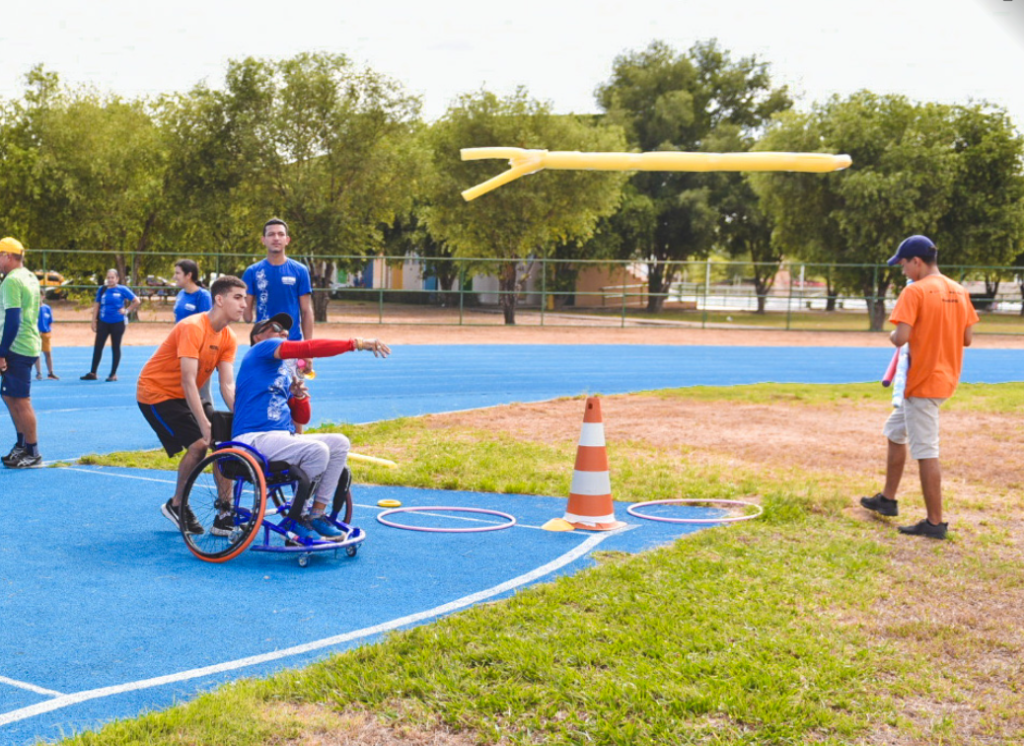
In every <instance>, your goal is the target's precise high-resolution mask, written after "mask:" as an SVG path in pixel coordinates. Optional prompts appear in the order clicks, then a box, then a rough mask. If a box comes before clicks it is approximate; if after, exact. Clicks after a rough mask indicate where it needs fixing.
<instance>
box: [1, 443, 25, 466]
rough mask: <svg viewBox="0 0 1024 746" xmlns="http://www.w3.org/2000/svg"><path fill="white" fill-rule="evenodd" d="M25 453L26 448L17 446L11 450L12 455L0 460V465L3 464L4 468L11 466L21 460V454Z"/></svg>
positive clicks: (9, 454)
mask: <svg viewBox="0 0 1024 746" xmlns="http://www.w3.org/2000/svg"><path fill="white" fill-rule="evenodd" d="M24 452H25V448H24V446H19V445H15V446H14V448H12V449H11V452H10V453H8V454H7V455H6V456H4V457H2V458H0V463H3V465H4V466H10V465H11V464H12V463H13V462H15V461H17V460H18V459H19V458H21V454H23V453H24Z"/></svg>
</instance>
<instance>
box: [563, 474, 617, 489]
mask: <svg viewBox="0 0 1024 746" xmlns="http://www.w3.org/2000/svg"><path fill="white" fill-rule="evenodd" d="M569 492H570V493H571V494H573V495H611V494H612V482H611V478H610V477H609V476H608V472H606V471H577V470H576V469H573V472H572V484H570V485H569Z"/></svg>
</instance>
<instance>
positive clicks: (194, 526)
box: [160, 500, 206, 536]
mask: <svg viewBox="0 0 1024 746" xmlns="http://www.w3.org/2000/svg"><path fill="white" fill-rule="evenodd" d="M160 512H161V513H163V514H164V518H166V519H167V520H169V521H170V522H171V523H173V524H174V525H175V526H177V527H178V530H179V531H180V530H181V519H180V517H179V509H178V508H176V507H174V505H172V504H171V501H170V500H168V501H167V502H165V503H164V504H163V505H162V506H161V508H160ZM185 530H186V531H187V532H188V533H190V534H194V535H196V536H198V535H199V534H205V533H206V531H204V530H203V525H202V524H201V523H200V522H199V519H198V518H196V514H195V513H193V512H192V508H190V507H188V506H187V505H186V506H185Z"/></svg>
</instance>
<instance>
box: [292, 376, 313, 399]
mask: <svg viewBox="0 0 1024 746" xmlns="http://www.w3.org/2000/svg"><path fill="white" fill-rule="evenodd" d="M290 391H291V394H292V396H294V397H295V398H296V399H305V398H306V397H307V396H309V389H307V388H306V382H305V381H304V380H302V379H301V378H296V379H295V380H294V381H292V386H291V389H290Z"/></svg>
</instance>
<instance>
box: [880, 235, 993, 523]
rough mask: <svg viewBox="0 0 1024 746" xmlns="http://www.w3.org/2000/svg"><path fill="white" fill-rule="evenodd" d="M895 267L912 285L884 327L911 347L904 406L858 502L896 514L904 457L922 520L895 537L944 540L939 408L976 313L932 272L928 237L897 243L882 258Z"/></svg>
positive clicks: (954, 379) (956, 288) (933, 254)
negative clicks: (881, 479) (872, 489)
mask: <svg viewBox="0 0 1024 746" xmlns="http://www.w3.org/2000/svg"><path fill="white" fill-rule="evenodd" d="M897 264H899V265H900V267H902V268H903V274H904V275H906V277H907V279H908V280H911V281H912V284H908V285H907V287H906V288H904V290H903V292H902V293H900V297H899V299H898V300H897V301H896V307H895V308H894V309H893V311H892V315H891V316H890V317H889V321H890V322H891V323H893V324H895V325H896V330H895V331H893V333H892V334H891V335H889V339H890V340H891V341H892V343H893V344H894V345H896V346H897V347H902V346H903V345H904V344H907V343H909V344H910V368H909V369H908V371H907V384H906V388H905V393H904V399H903V404H902V405H900V406H898V407H895V408H893V411H892V414H891V415H889V419H888V420H886V422H885V427H884V428H883V429H882V434H883V435H885V437H886V438H888V441H889V450H888V458H887V460H886V465H885V487H884V489H883V490H882V491H881V492H879V493H878V494H876V495H875V496H874V497H862V498H861V499H860V504H861V505H863V506H864V507H865V508H867V509H868V510H872V511H875V512H876V513H879V514H880V515H888V516H895V515H899V504H898V502H897V500H896V491H897V490H898V489H899V485H900V479H901V478H902V477H903V468H904V466H906V463H907V446H908V444H909V446H910V456H911V458H913V459H915V460H916V461H917V463H918V469H919V470H920V473H921V491H922V492H923V493H924V504H925V509H926V511H927V513H928V516H927V518H925V519H924V520H922V521H919V522H918V523H915V524H913V525H910V526H900V527H899V530H900V533H904V534H912V535H915V536H927V537H929V538H932V539H945V538H946V530H947V528H948V525H947V524H946V523H943V521H942V472H941V470H940V468H939V407H940V406H942V403H943V402H944V401H946V399H948V398H949V397H951V396H952V395H953V392H954V391H956V387H957V384H958V383H959V382H960V369H961V368H962V366H963V357H964V347H969V346H970V344H971V340H972V338H973V326H974V324H976V323H978V314H977V312H976V311H975V310H974V306H973V305H972V304H971V299H970V296H968V295H967V291H965V290H964V289H963V288H962V287H961V286H960V285H959V284H958V283H956V282H953V280H951V279H949V278H948V277H946V276H944V275H943V274H942V273H941V272H939V267H938V250H937V249H936V248H935V244H934V243H932V240H931V239H930V238H928V237H927V236H911V237H910V238H908V239H906V240H905V241H903V243H901V244H900V246H899V248H898V249H897V250H896V253H895V254H894V255H893V257H892V258H891V259H890V260H889V266H890V267H892V266H895V265H897Z"/></svg>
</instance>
